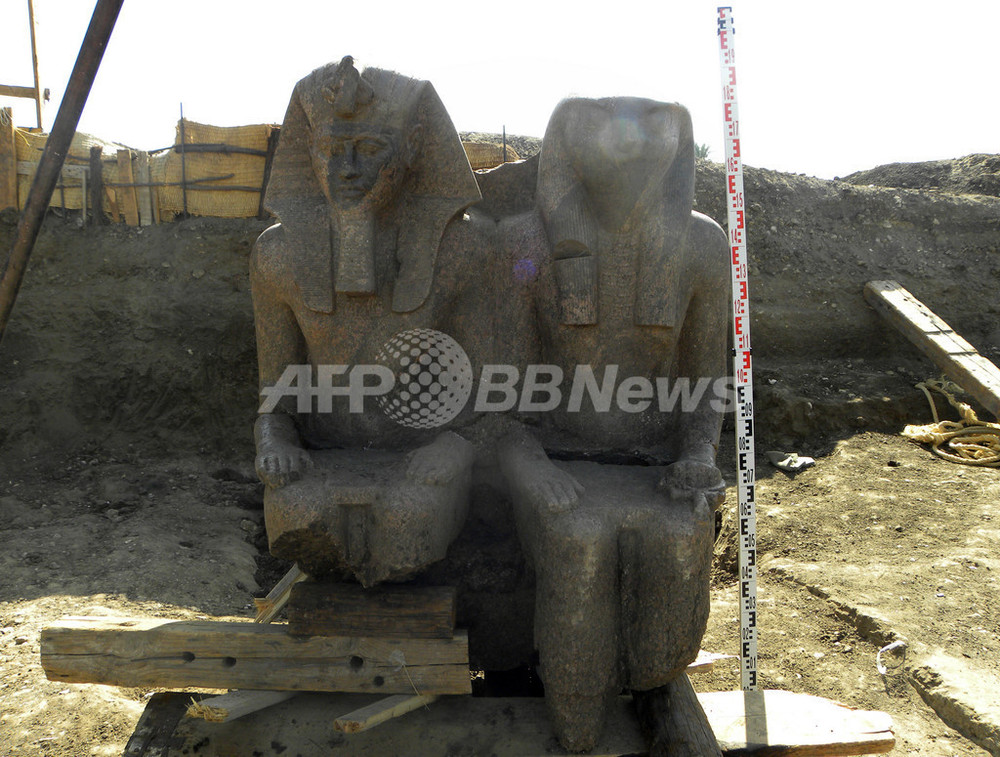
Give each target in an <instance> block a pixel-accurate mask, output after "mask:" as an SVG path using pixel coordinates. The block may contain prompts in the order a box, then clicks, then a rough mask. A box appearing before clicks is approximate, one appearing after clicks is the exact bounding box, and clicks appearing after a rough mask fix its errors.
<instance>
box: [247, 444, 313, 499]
mask: <svg viewBox="0 0 1000 757" xmlns="http://www.w3.org/2000/svg"><path fill="white" fill-rule="evenodd" d="M254 467H255V468H256V469H257V477H258V478H260V480H261V481H263V482H264V483H265V484H266V485H267V486H270V487H273V488H278V487H281V486H285V485H287V484H290V483H291V482H292V481H296V480H298V479H299V478H300V477H301V476H302V474H303V473H304V472H305V471H307V470H309V469H310V468H312V467H313V460H312V457H311V456H310V455H309V453H308V452H306V451H305V450H304V449H302V448H301V447H299V446H296V445H294V444H289V443H287V442H276V443H273V444H271V445H268V448H267V449H265V450H261V452H260V454H258V455H257V458H256V460H255V461H254Z"/></svg>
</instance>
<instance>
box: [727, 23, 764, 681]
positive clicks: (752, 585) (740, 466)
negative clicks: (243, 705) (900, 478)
mask: <svg viewBox="0 0 1000 757" xmlns="http://www.w3.org/2000/svg"><path fill="white" fill-rule="evenodd" d="M732 14H733V9H732V8H729V7H725V8H719V18H718V22H719V28H718V34H719V63H720V66H721V67H722V103H723V105H722V108H723V115H724V118H725V144H726V188H727V195H728V200H729V201H728V203H727V205H728V209H729V251H730V254H731V257H730V259H731V261H732V277H733V290H732V294H733V296H732V300H733V347H734V350H733V376H734V381H735V388H736V459H737V473H738V477H739V478H738V481H737V490H738V492H739V495H738V496H739V525H740V529H739V537H738V538H739V555H740V558H739V569H740V576H739V578H740V671H741V679H742V685H743V690H744V691H754V690H756V688H757V507H756V505H755V504H754V495H755V490H756V488H757V477H756V471H755V469H754V445H753V369H752V365H751V363H752V361H751V355H750V295H749V291H748V288H747V243H746V203H745V202H744V197H743V163H742V161H741V159H740V116H739V109H738V107H737V104H736V52H735V50H734V49H733V35H734V33H735V30H734V29H733V17H732Z"/></svg>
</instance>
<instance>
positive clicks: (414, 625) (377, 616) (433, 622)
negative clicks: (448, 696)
mask: <svg viewBox="0 0 1000 757" xmlns="http://www.w3.org/2000/svg"><path fill="white" fill-rule="evenodd" d="M286 609H287V612H288V632H289V633H291V634H293V635H295V636H311V635H317V636H401V637H404V638H425V639H449V638H451V636H452V634H453V633H454V631H455V589H454V587H451V586H421V587H412V586H405V587H397V586H386V587H377V588H374V589H367V590H365V589H362V588H361V587H360V586H359V585H357V584H338V583H300V584H297V585H296V586H295V587H293V588H292V597H291V599H290V600H289V602H288V607H287V608H286Z"/></svg>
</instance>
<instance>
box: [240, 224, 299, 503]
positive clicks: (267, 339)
mask: <svg viewBox="0 0 1000 757" xmlns="http://www.w3.org/2000/svg"><path fill="white" fill-rule="evenodd" d="M281 237H282V233H281V229H280V227H278V226H273V227H271V228H270V229H268V230H266V231H265V232H264V233H263V234H261V236H260V237H259V238H258V240H257V242H256V243H255V244H254V249H253V251H252V253H251V256H250V288H251V293H252V296H253V311H254V328H255V330H256V335H257V369H258V377H259V387H260V389H261V390H262V395H261V396H262V398H263V397H264V394H263V390H264V389H268V388H274V387H276V386H280V385H281V383H282V376H283V375H284V374H285V370H286V369H287V368H288V366H290V365H292V366H294V365H301V364H304V363H306V362H307V360H308V356H307V353H306V347H305V340H304V338H303V336H302V332H301V330H300V329H299V326H298V323H297V321H296V320H295V315H294V313H293V312H292V309H291V307H290V306H289V304H288V298H287V296H285V292H284V291H283V290H284V286H283V284H284V285H286V286H287V283H288V282H287V281H283V280H282V278H283V277H282V275H281V274H282V267H281V261H282V257H283V256H282V255H281V245H282V239H281ZM296 404H297V403H296V398H295V397H294V396H292V395H291V394H286V395H285V396H283V397H281V398H280V399H278V400H277V401H276V402H273V401H272V402H262V404H261V406H260V412H259V414H258V417H257V421H256V423H255V424H254V442H255V444H256V449H257V457H256V460H255V467H256V469H257V475H258V476H259V477H260V479H261V481H263V482H264V483H265V484H267V485H269V486H284V485H285V484H287V483H289V482H291V481H293V480H295V479H296V478H298V476H299V475H300V474H301V473H302V472H303V471H304V470H306V469H308V468H310V467H311V466H312V459H311V458H310V457H309V453H308V452H306V451H305V449H303V447H302V441H301V439H300V437H299V433H298V430H297V428H296V425H295V411H296Z"/></svg>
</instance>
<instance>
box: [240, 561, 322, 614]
mask: <svg viewBox="0 0 1000 757" xmlns="http://www.w3.org/2000/svg"><path fill="white" fill-rule="evenodd" d="M308 580H310V578H309V575H308V574H307V573H306V572H305V571H303V570H302V568H300V567H299V566H298V565H297V564H296V565H293V566H292V567H291V569H290V570H289V571H288V572H287V573H286V574H285V575H284V576H282V578H281V580H280V581H278V583H277V584H275V586H274V588H273V589H271V591H269V592H268V593H267V596H266V597H263V598H258V599H254V605H255V606H256V608H257V617H255V618H254V619H253V620H254V623H270V622H271V621H272V620H274V619H275V618H276V617H278V613H279V612H281V609H282V608H283V607H284V606H285V605H286V604H287V603H288V598H289V597H290V596H291V594H292V587H293V586H295V584H297V583H299V582H300V581H308Z"/></svg>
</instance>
